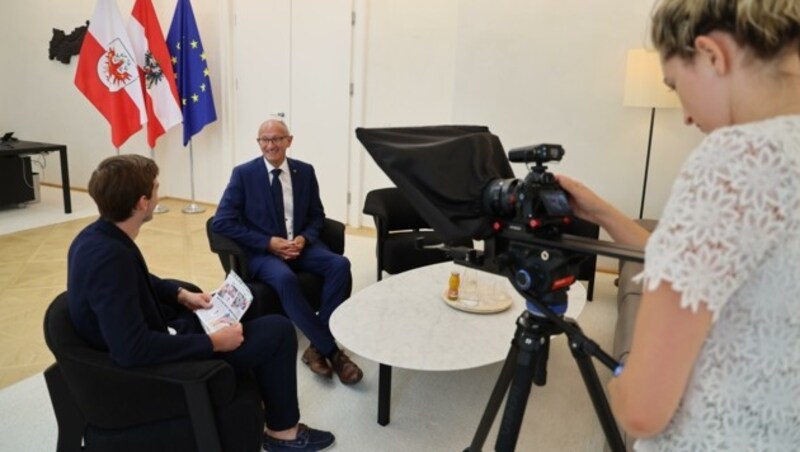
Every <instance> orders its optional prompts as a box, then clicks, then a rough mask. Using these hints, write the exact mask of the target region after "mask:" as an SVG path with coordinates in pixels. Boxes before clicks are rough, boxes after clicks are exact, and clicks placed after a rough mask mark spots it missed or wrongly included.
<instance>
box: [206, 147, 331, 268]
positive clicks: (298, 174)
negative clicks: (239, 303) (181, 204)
mask: <svg viewBox="0 0 800 452" xmlns="http://www.w3.org/2000/svg"><path fill="white" fill-rule="evenodd" d="M287 162H288V165H289V171H290V172H291V178H292V197H293V204H294V235H295V237H296V236H298V235H302V236H303V237H305V239H306V241H307V242H308V244H309V245H311V244H313V243H314V242H316V241H317V240H318V239H319V231H320V230H321V229H322V224H323V222H324V220H325V210H324V209H323V207H322V201H321V200H320V197H319V183H318V182H317V176H316V174H315V173H314V167H312V166H311V165H309V164H308V163H305V162H301V161H300V160H295V159H287ZM268 176H269V174H268V173H267V166H266V164H265V163H264V158H263V157H257V158H255V159H253V160H251V161H249V162H246V163H242V164H241V165H238V166H237V167H236V168H234V169H233V174H231V180H230V182H229V183H228V187H227V188H226V189H225V193H223V195H222V200H221V201H220V202H219V207H217V213H216V214H214V222H213V223H212V228H213V229H214V232H216V233H218V234H221V235H224V236H225V237H228V238H230V239H233V240H234V241H236V242H237V243H239V245H241V246H242V247H243V248H244V249H245V251H246V252H247V253H248V254H249V255H254V254H263V253H266V252H267V250H268V248H269V241H270V239H271V238H272V236H274V235H279V234H280V231H281V229H280V225H281V223H283V221H284V220H283V218H280V217H279V215H278V213H277V211H276V209H275V205H274V203H273V202H272V199H273V198H272V196H271V193H270V184H269V177H268Z"/></svg>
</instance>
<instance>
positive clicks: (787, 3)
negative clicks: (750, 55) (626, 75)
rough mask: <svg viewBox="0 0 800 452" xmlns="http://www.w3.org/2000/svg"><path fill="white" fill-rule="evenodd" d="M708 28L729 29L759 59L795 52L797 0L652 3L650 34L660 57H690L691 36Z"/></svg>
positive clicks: (799, 43) (799, 25)
mask: <svg viewBox="0 0 800 452" xmlns="http://www.w3.org/2000/svg"><path fill="white" fill-rule="evenodd" d="M712 31H724V32H727V33H729V34H730V35H731V36H733V38H734V39H735V40H736V42H737V43H738V44H739V45H740V46H742V47H747V48H750V49H751V50H752V51H753V52H754V54H755V56H756V57H758V58H761V59H769V58H772V57H774V56H776V55H778V54H779V53H781V52H782V51H783V50H784V49H786V48H790V49H789V50H790V51H792V50H793V51H794V52H798V53H800V0H661V1H659V2H658V3H657V4H656V6H655V9H654V13H653V19H652V30H651V38H652V40H653V45H654V46H655V48H656V49H657V50H658V51H659V53H661V56H662V57H663V58H665V59H668V58H671V57H673V56H676V55H677V56H679V57H681V58H682V59H686V60H688V59H691V58H692V57H693V55H694V51H695V48H694V41H695V38H697V37H698V36H702V35H705V34H708V33H710V32H712ZM792 47H793V48H792Z"/></svg>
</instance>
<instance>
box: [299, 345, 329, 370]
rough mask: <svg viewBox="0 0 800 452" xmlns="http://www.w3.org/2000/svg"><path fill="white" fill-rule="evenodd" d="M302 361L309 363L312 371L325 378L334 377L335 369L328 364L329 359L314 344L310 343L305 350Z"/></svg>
mask: <svg viewBox="0 0 800 452" xmlns="http://www.w3.org/2000/svg"><path fill="white" fill-rule="evenodd" d="M302 361H303V362H304V363H306V364H307V365H308V368H309V369H311V372H314V373H315V374H317V375H322V376H323V377H325V378H331V377H333V369H331V366H329V365H328V360H327V359H325V357H324V356H322V353H320V352H319V350H317V349H316V348H314V346H313V345H309V346H308V348H307V349H306V351H304V352H303V358H302Z"/></svg>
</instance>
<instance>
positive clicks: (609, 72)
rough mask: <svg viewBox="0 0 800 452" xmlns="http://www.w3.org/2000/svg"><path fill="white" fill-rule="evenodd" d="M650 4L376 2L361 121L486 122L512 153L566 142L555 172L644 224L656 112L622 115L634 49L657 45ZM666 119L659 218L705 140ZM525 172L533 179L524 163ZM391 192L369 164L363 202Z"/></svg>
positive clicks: (659, 125)
mask: <svg viewBox="0 0 800 452" xmlns="http://www.w3.org/2000/svg"><path fill="white" fill-rule="evenodd" d="M400 5H402V7H400ZM651 5H652V2H648V1H645V2H642V1H641V0H617V1H615V2H612V3H610V4H609V3H608V2H587V1H585V0H561V1H558V2H553V1H547V0H537V1H532V0H503V1H489V0H461V1H455V0H451V1H441V2H428V1H424V0H406V1H381V2H372V3H370V5H369V8H370V9H369V20H368V22H369V25H368V27H369V32H368V38H369V41H368V42H367V48H368V51H367V52H366V68H367V70H366V74H367V75H366V78H367V84H366V88H365V90H366V93H365V98H366V107H365V118H364V119H363V123H364V124H365V125H367V126H376V127H378V126H381V127H384V126H400V125H424V124H436V123H458V124H479V125H487V126H489V127H490V129H491V130H492V131H493V132H494V133H495V134H496V135H498V136H499V137H500V139H501V141H502V142H503V144H504V146H505V148H506V149H507V150H508V149H511V148H513V147H516V146H521V145H526V144H534V143H544V142H551V143H552V142H554V143H559V144H562V145H563V146H564V148H565V149H566V151H567V154H566V156H565V158H564V160H563V161H562V162H561V163H560V164H555V165H552V166H551V170H552V171H554V172H556V173H564V174H568V175H570V176H573V177H576V178H578V179H581V180H583V181H584V182H586V183H587V184H588V185H589V186H591V187H593V188H594V189H595V190H596V191H598V192H599V193H600V194H602V195H603V196H605V197H607V198H608V199H609V200H611V201H612V202H613V203H615V204H616V205H618V206H619V207H620V208H622V209H623V210H624V211H625V212H627V213H629V214H630V215H631V216H637V215H638V212H639V205H640V198H641V185H642V179H643V174H644V164H645V154H646V148H647V134H648V128H649V119H650V111H649V110H648V109H640V108H627V107H623V106H622V93H623V83H624V75H625V59H626V52H627V50H628V49H630V48H636V47H644V46H645V45H646V44H647V42H648V39H647V34H646V33H647V28H646V25H647V20H648V17H649V13H650V9H651ZM656 119H657V121H656V126H655V129H654V138H653V147H652V155H653V156H652V157H651V166H650V169H651V171H650V177H649V182H648V192H647V202H646V206H645V207H646V208H645V216H658V215H659V213H660V210H661V207H662V206H663V203H664V201H665V200H666V197H667V195H668V191H669V187H670V185H671V182H672V180H673V179H674V177H675V174H676V173H677V170H678V168H679V164H680V162H681V161H682V159H683V157H684V156H685V155H686V153H687V151H688V150H689V149H690V148H692V147H693V146H694V145H695V144H696V143H697V142H698V140H699V138H700V135H699V133H697V132H695V131H693V130H690V129H688V128H686V127H684V126H683V124H682V115H681V112H680V110H660V111H659V112H658V113H657V115H656ZM515 171H516V174H517V176H523V175H524V174H525V172H526V170H525V169H524V167H522V166H521V165H516V164H515ZM373 173H378V174H373ZM389 184H390V182H389V181H388V180H387V179H386V177H385V176H383V175H382V174H379V170H377V169H375V164H374V163H373V162H368V163H367V164H366V165H365V175H364V193H366V191H368V190H369V189H372V188H377V187H381V186H386V185H389ZM362 221H364V222H365V224H369V223H371V221H369V220H368V219H364V220H362Z"/></svg>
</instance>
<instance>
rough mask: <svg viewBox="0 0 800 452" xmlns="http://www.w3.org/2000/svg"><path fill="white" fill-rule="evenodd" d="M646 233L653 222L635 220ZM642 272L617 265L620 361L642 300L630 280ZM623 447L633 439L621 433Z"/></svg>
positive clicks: (631, 264)
mask: <svg viewBox="0 0 800 452" xmlns="http://www.w3.org/2000/svg"><path fill="white" fill-rule="evenodd" d="M637 223H639V224H641V225H642V226H644V227H645V229H647V230H648V231H652V230H653V229H655V227H656V224H657V221H655V220H637ZM641 271H642V264H641V263H639V262H623V261H621V262H620V264H619V284H618V285H619V288H618V290H617V326H616V330H615V332H614V350H613V353H612V356H613V357H614V359H616V360H621V359H623V358H624V357H625V355H626V354H627V353H628V352H629V351H630V348H631V339H633V325H634V323H635V322H636V312H637V311H638V310H639V303H640V302H641V298H642V285H641V284H638V283H635V282H633V281H632V278H633V277H634V276H636V275H637V274H639V273H640V272H641ZM622 437H623V439H624V440H625V445H626V446H627V448H628V450H632V447H633V441H634V438H633V437H630V436H628V435H627V434H625V432H622Z"/></svg>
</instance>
